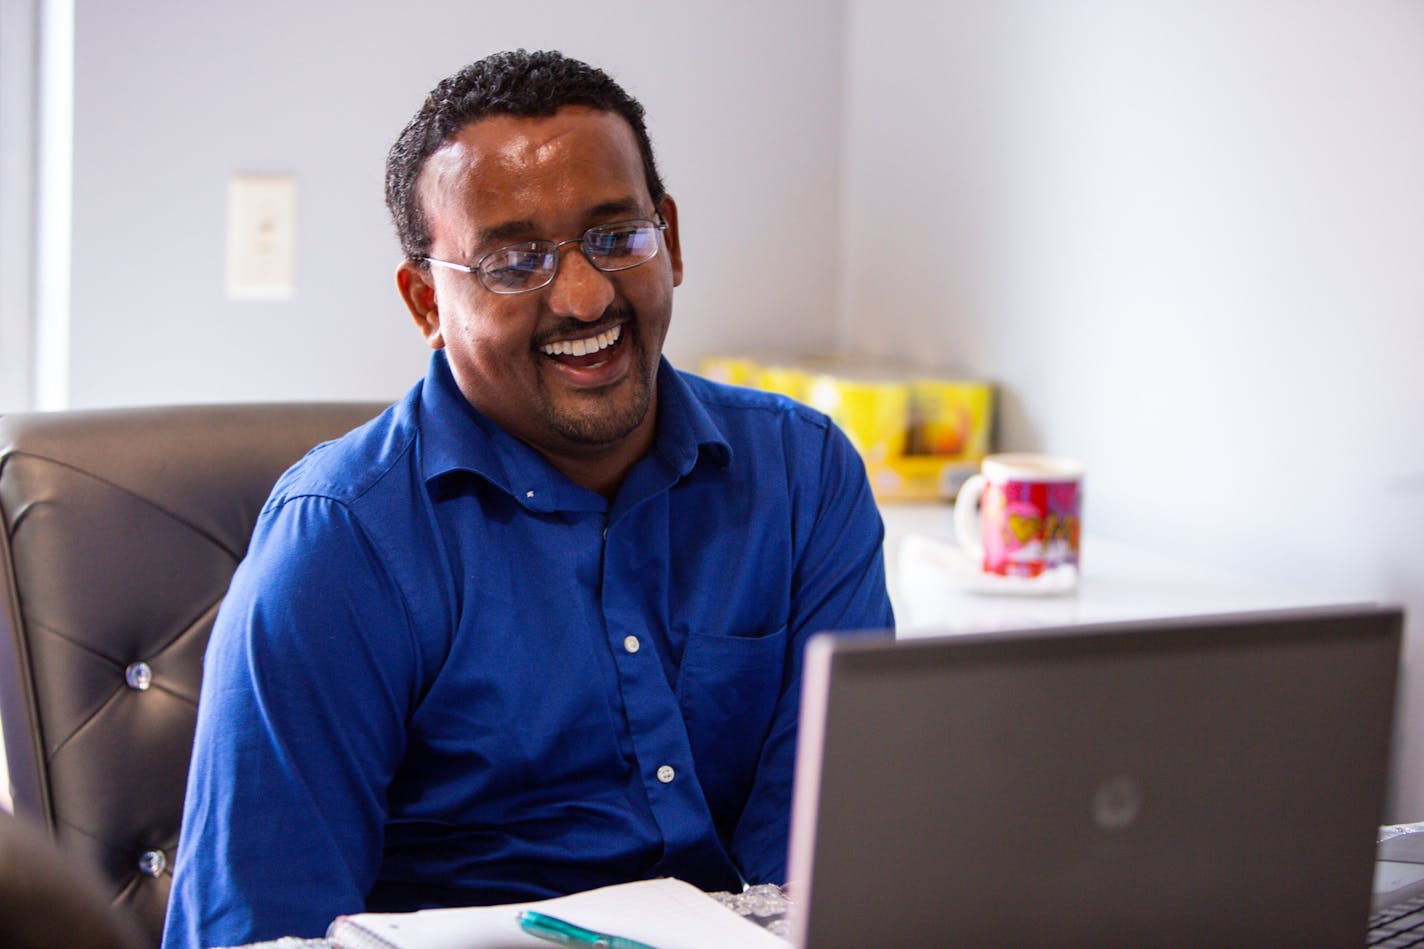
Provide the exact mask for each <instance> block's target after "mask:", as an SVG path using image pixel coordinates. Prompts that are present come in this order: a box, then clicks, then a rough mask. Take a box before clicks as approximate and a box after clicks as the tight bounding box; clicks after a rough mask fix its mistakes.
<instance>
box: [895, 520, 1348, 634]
mask: <svg viewBox="0 0 1424 949" xmlns="http://www.w3.org/2000/svg"><path fill="white" fill-rule="evenodd" d="M881 515H882V517H883V518H884V521H885V568H886V575H887V579H888V581H889V585H890V599H891V602H892V604H893V605H894V607H895V619H896V624H897V627H898V635H899V636H900V637H902V638H903V637H907V636H924V635H930V634H933V633H967V632H988V631H994V630H1003V629H1013V628H1022V627H1027V626H1043V625H1066V624H1071V623H1087V622H1101V621H1111V620H1127V619H1143V618H1147V617H1157V616H1182V615H1191V614H1206V613H1234V612H1244V611H1249V610H1259V609H1284V608H1295V607H1310V606H1325V605H1329V604H1338V603H1340V602H1342V601H1341V600H1340V598H1339V597H1333V598H1327V597H1324V596H1321V595H1318V594H1314V593H1311V592H1310V591H1303V590H1300V589H1294V588H1289V587H1284V586H1281V585H1278V584H1274V583H1270V582H1267V581H1262V580H1260V579H1256V578H1250V577H1243V576H1240V575H1238V574H1235V573H1232V572H1230V571H1227V570H1223V569H1220V568H1216V567H1212V566H1210V565H1206V564H1199V563H1191V562H1186V561H1181V560H1177V559H1173V558H1171V557H1167V556H1164V555H1161V554H1157V553H1153V552H1148V551H1144V550H1139V549H1136V548H1134V547H1132V546H1130V545H1127V544H1122V543H1118V542H1114V541H1109V540H1104V539H1101V538H1096V537H1092V536H1085V537H1084V538H1083V548H1082V563H1081V572H1080V576H1079V581H1078V584H1077V588H1076V589H1075V590H1073V591H1072V592H1068V593H1058V594H1043V595H1024V594H1009V593H985V592H976V591H975V590H974V589H971V588H973V587H976V586H982V583H980V582H976V581H977V578H976V577H973V576H967V575H966V574H965V573H964V572H963V571H959V572H956V571H954V570H948V569H945V565H944V563H942V562H937V561H936V559H935V558H930V557H926V556H924V554H925V553H926V552H927V551H932V550H933V549H934V548H936V547H938V548H939V549H940V551H942V552H944V553H946V554H953V555H954V556H953V557H950V558H947V559H949V560H951V561H953V560H955V559H957V558H961V557H962V556H963V555H962V554H961V553H959V550H958V546H957V545H956V543H955V540H954V508H953V505H952V504H949V503H946V502H924V503H887V504H883V505H881ZM911 537H914V538H916V540H912V541H911V543H910V544H909V545H908V547H907V545H906V544H905V541H906V539H907V538H911Z"/></svg>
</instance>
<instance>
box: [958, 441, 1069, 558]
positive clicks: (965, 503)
mask: <svg viewBox="0 0 1424 949" xmlns="http://www.w3.org/2000/svg"><path fill="white" fill-rule="evenodd" d="M979 471H980V473H979V474H976V475H971V476H970V477H969V479H968V480H966V481H965V482H964V485H963V487H961V488H960V489H959V494H958V496H957V497H956V498H955V501H954V533H955V535H956V537H957V538H958V540H959V546H960V547H962V548H964V550H965V551H967V552H968V553H969V554H970V555H971V556H974V557H977V558H979V560H980V562H981V563H982V564H983V568H984V572H985V573H995V574H999V575H1000V576H1005V577H1036V576H1038V575H1040V574H1042V573H1043V572H1044V571H1045V570H1051V569H1053V568H1055V567H1061V566H1064V565H1071V566H1073V567H1074V568H1076V567H1077V565H1078V546H1079V540H1080V535H1081V532H1082V519H1081V514H1080V505H1081V502H1082V484H1083V465H1082V463H1081V462H1079V461H1075V460H1073V459H1071V458H1055V457H1052V456H1050V455H1029V454H1011V455H989V456H988V457H987V458H985V459H984V461H983V462H982V463H981V464H980V466H979ZM981 498H982V500H981Z"/></svg>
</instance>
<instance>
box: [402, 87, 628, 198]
mask: <svg viewBox="0 0 1424 949" xmlns="http://www.w3.org/2000/svg"><path fill="white" fill-rule="evenodd" d="M610 147H613V148H617V149H619V150H626V151H627V152H628V154H629V155H630V156H632V157H634V158H636V159H637V162H638V164H639V165H640V166H641V156H640V155H639V153H638V142H637V139H636V138H635V137H634V135H633V129H632V126H630V125H629V124H628V120H627V119H625V118H623V116H621V115H619V114H618V113H616V112H606V111H603V110H600V109H594V108H591V107H589V106H564V107H563V108H561V109H559V110H558V111H557V112H555V113H554V114H553V115H541V116H517V115H490V116H484V117H481V118H478V119H475V120H474V121H472V122H469V123H467V124H465V125H464V126H462V127H461V128H460V129H459V130H458V131H457V132H455V133H454V134H453V135H452V136H450V138H449V139H447V140H446V141H445V144H443V145H441V146H440V147H439V148H438V149H436V150H435V151H434V152H433V153H432V154H431V156H430V158H429V159H428V160H427V161H426V166H425V168H424V169H423V170H422V172H421V178H422V179H427V178H428V179H430V180H431V181H432V183H436V182H438V183H441V184H451V183H453V181H452V180H450V176H452V175H453V176H460V177H463V176H465V175H469V174H471V173H476V172H478V171H480V170H482V169H488V168H490V167H491V166H495V167H496V168H498V167H499V166H504V167H508V168H510V169H511V170H518V169H520V168H528V167H532V166H534V165H536V164H538V163H539V162H541V161H544V160H548V159H549V158H551V157H553V156H555V155H558V154H559V153H561V152H566V153H568V154H569V156H570V157H573V156H576V155H577V154H578V153H579V152H581V151H592V150H595V149H599V150H602V149H608V148H610Z"/></svg>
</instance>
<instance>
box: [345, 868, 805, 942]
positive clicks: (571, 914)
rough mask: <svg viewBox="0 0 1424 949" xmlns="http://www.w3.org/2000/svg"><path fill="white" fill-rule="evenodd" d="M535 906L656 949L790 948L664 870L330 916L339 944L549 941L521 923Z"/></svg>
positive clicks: (552, 914) (563, 917) (582, 924)
mask: <svg viewBox="0 0 1424 949" xmlns="http://www.w3.org/2000/svg"><path fill="white" fill-rule="evenodd" d="M525 909H533V910H538V911H539V912H541V913H547V914H549V915H550V916H557V917H559V918H560V919H563V920H567V921H568V922H571V923H575V924H576V925H579V926H583V927H584V928H586V929H596V930H598V931H600V932H605V933H611V934H613V935H616V936H625V937H627V938H629V939H636V940H638V941H639V942H645V943H647V944H648V945H650V946H654V947H656V949H728V947H743V946H745V947H747V949H788V945H789V944H788V943H787V942H786V940H784V939H781V938H779V937H777V936H773V935H772V934H771V933H769V932H767V931H766V930H765V929H762V928H761V927H760V926H758V925H757V924H756V923H753V922H751V921H750V920H746V919H743V918H742V917H740V916H738V915H737V914H736V913H734V912H732V911H731V910H729V909H727V908H726V907H725V906H723V905H722V904H721V903H719V902H717V901H716V900H715V899H713V898H712V897H710V896H708V895H707V894H706V893H703V892H702V891H701V890H699V889H698V888H697V887H695V886H692V885H691V884H689V883H684V882H682V881H681V880H674V879H670V878H666V877H665V878H662V879H658V880H640V881H638V882H636V883H620V884H618V885H616V886H605V887H602V888H600V889H597V890H588V891H586V892H583V893H574V894H572V895H570V896H560V897H557V898H555V899H551V900H539V901H537V902H533V903H509V904H504V905H500V906H470V907H459V908H454V909H426V910H420V911H419V912H415V913H358V914H356V915H353V916H342V917H340V918H338V919H337V920H336V921H335V922H333V923H332V924H331V928H330V929H329V930H328V932H327V936H328V937H329V938H330V939H331V940H332V942H333V943H334V944H335V945H336V946H337V947H338V949H521V947H522V949H538V947H540V946H543V947H544V949H548V947H549V945H550V943H548V942H545V941H544V940H542V939H539V938H536V937H534V936H531V935H529V934H527V933H525V932H523V931H522V930H520V928H519V920H518V915H519V912H520V911H521V910H525Z"/></svg>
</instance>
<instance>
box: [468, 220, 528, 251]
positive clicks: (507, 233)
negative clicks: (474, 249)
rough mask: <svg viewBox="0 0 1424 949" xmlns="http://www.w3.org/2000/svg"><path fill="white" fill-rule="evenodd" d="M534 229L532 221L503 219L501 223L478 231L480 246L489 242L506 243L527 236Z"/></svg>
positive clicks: (486, 245)
mask: <svg viewBox="0 0 1424 949" xmlns="http://www.w3.org/2000/svg"><path fill="white" fill-rule="evenodd" d="M533 231H534V222H533V221H505V222H504V223H503V224H496V225H494V226H493V227H486V228H483V229H481V231H480V243H479V246H481V247H489V246H490V245H491V244H507V243H509V242H510V241H512V240H516V239H518V238H520V237H527V236H528V235H529V234H531V233H533Z"/></svg>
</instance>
